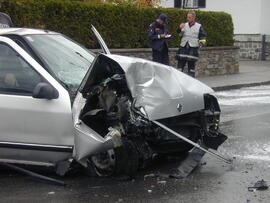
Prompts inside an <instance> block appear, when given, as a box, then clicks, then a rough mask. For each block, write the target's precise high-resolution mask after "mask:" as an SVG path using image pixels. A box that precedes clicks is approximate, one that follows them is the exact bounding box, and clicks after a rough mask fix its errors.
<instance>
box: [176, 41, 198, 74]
mask: <svg viewBox="0 0 270 203" xmlns="http://www.w3.org/2000/svg"><path fill="white" fill-rule="evenodd" d="M177 54H179V56H178V57H177V59H178V65H177V68H178V69H179V70H180V71H182V72H183V71H184V68H185V65H186V64H188V75H189V76H191V77H194V78H195V65H196V62H197V60H196V59H195V60H194V59H191V58H187V57H185V55H187V56H193V57H199V52H198V48H197V47H190V46H189V44H186V46H185V47H180V48H179V50H178V53H177Z"/></svg>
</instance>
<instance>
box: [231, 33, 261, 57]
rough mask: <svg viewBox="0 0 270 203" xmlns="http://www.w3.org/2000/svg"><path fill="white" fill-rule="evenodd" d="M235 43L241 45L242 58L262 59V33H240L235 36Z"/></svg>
mask: <svg viewBox="0 0 270 203" xmlns="http://www.w3.org/2000/svg"><path fill="white" fill-rule="evenodd" d="M234 40H235V43H234V45H235V46H237V47H240V58H241V59H250V60H261V59H262V35H260V34H238V35H235V37H234Z"/></svg>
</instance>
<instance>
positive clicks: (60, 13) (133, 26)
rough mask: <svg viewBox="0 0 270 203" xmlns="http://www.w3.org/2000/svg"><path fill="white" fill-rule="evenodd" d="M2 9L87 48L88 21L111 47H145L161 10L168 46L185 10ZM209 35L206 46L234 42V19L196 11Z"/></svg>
mask: <svg viewBox="0 0 270 203" xmlns="http://www.w3.org/2000/svg"><path fill="white" fill-rule="evenodd" d="M1 10H2V11H3V12H6V13H8V14H9V15H10V16H11V18H12V19H13V21H14V24H15V25H17V26H22V27H33V28H43V29H47V30H53V31H57V32H60V33H63V34H65V35H67V36H69V37H71V38H73V39H75V40H76V41H78V42H81V43H83V44H84V45H85V46H87V47H88V48H97V47H98V43H97V40H96V39H95V37H94V36H93V34H92V32H91V30H90V25H91V24H93V25H94V26H95V27H96V28H97V29H98V30H99V32H100V33H101V35H102V36H103V38H104V40H105V41H106V43H107V45H108V46H109V47H110V48H143V47H148V44H149V40H148V38H147V30H148V27H149V25H150V23H151V22H153V21H154V19H155V17H157V16H158V15H159V14H160V13H165V14H167V15H168V17H169V27H170V32H171V33H172V35H173V37H172V39H171V40H170V46H171V47H177V46H178V45H179V41H180V39H179V36H178V35H177V33H176V29H177V27H178V26H179V23H180V22H185V21H186V14H187V12H188V11H186V10H179V9H174V8H170V9H165V8H138V7H135V6H128V5H126V6H125V5H123V6H115V5H93V4H89V3H86V2H77V1H63V0H62V1H59V0H4V2H3V4H2V8H1ZM197 21H198V22H200V23H201V24H202V25H203V26H204V29H205V31H206V32H207V35H208V46H231V45H233V23H232V18H231V16H230V15H229V14H226V13H224V12H204V11H198V12H197Z"/></svg>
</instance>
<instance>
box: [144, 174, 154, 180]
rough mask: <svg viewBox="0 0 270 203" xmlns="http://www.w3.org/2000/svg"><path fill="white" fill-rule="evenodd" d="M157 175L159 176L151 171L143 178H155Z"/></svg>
mask: <svg viewBox="0 0 270 203" xmlns="http://www.w3.org/2000/svg"><path fill="white" fill-rule="evenodd" d="M155 177H158V175H156V174H154V173H150V174H146V175H144V177H143V179H144V180H145V179H146V178H155Z"/></svg>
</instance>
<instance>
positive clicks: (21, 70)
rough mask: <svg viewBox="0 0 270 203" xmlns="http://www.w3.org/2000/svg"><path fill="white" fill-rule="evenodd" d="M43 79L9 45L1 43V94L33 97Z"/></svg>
mask: <svg viewBox="0 0 270 203" xmlns="http://www.w3.org/2000/svg"><path fill="white" fill-rule="evenodd" d="M40 82H42V77H41V76H40V75H39V74H38V73H37V72H36V71H35V70H34V69H33V68H32V67H31V66H30V65H29V64H28V63H27V62H25V61H24V59H23V58H22V57H21V56H20V55H19V54H18V53H17V52H16V51H14V50H13V49H12V48H11V47H9V46H8V45H7V44H3V43H0V94H19V95H32V92H33V90H34V88H35V87H36V85H37V84H38V83H40Z"/></svg>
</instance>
